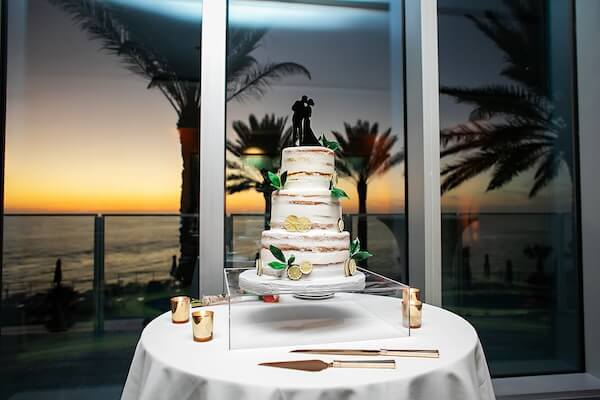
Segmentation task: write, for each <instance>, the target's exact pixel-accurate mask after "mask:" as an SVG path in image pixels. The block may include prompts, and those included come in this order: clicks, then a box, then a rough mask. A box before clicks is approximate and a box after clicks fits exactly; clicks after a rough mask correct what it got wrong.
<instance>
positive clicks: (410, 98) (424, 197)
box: [405, 0, 442, 305]
mask: <svg viewBox="0 0 600 400" xmlns="http://www.w3.org/2000/svg"><path fill="white" fill-rule="evenodd" d="M405 16H406V17H405V40H406V54H405V68H406V82H405V85H406V88H405V93H406V99H405V100H406V127H407V129H406V172H407V180H408V183H407V190H408V194H407V218H408V265H409V276H410V284H411V285H412V286H416V287H419V288H422V289H423V290H424V292H425V298H426V300H427V302H428V303H430V304H434V305H441V302H442V285H441V282H442V268H441V266H442V260H441V208H440V156H439V155H440V138H439V76H438V43H437V39H438V37H437V0H406V2H405Z"/></svg>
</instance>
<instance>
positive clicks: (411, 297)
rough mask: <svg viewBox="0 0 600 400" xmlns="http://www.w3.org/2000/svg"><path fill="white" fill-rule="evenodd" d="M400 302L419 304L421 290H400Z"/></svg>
mask: <svg viewBox="0 0 600 400" xmlns="http://www.w3.org/2000/svg"><path fill="white" fill-rule="evenodd" d="M402 301H404V302H405V303H407V302H409V301H410V303H411V304H417V303H420V302H421V289H419V288H415V287H411V288H404V289H402Z"/></svg>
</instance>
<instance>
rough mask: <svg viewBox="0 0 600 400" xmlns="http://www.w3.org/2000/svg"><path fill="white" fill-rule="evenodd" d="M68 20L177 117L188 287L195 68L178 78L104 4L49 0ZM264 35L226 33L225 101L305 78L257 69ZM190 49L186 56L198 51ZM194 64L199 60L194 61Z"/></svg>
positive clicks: (288, 65) (192, 255) (194, 201)
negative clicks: (256, 54) (163, 100)
mask: <svg viewBox="0 0 600 400" xmlns="http://www.w3.org/2000/svg"><path fill="white" fill-rule="evenodd" d="M49 1H50V3H51V4H54V5H56V6H58V7H60V8H61V9H62V10H63V11H65V12H66V13H67V14H69V15H70V16H71V17H72V18H73V20H74V21H75V22H77V23H78V24H79V25H80V27H81V29H82V30H84V31H86V32H88V34H89V37H90V39H92V40H98V41H100V42H101V43H102V48H103V50H105V51H107V52H108V53H110V54H113V55H116V56H118V57H119V58H120V59H121V60H122V62H123V63H124V66H125V67H126V68H127V69H129V70H130V71H131V72H133V73H135V74H137V75H140V76H142V77H144V78H145V79H147V81H148V86H147V88H148V89H158V90H159V91H160V92H161V93H162V94H163V96H164V97H165V98H166V99H167V100H168V102H169V104H170V105H171V106H172V107H173V109H174V111H175V113H176V114H177V129H178V131H179V139H180V144H181V155H182V159H183V169H182V173H181V175H182V184H181V200H180V213H181V215H182V216H181V223H180V228H179V231H180V246H181V259H180V263H179V271H178V273H177V275H178V277H179V278H180V279H182V280H183V281H184V282H185V283H187V282H190V280H191V277H192V273H193V266H194V262H195V260H196V259H197V256H198V243H197V239H196V232H197V225H196V223H195V218H191V217H192V216H193V215H196V214H198V201H199V196H198V194H199V189H200V188H199V187H198V185H197V182H198V177H197V174H198V154H199V147H198V146H199V136H200V132H199V126H200V80H199V76H200V65H199V64H198V66H197V75H196V74H195V75H194V76H183V74H182V73H181V72H178V71H177V70H176V69H175V68H174V66H173V65H174V63H173V62H171V60H168V59H167V58H166V57H164V56H163V55H161V54H160V53H159V52H158V51H156V50H154V49H153V48H152V47H151V43H145V42H143V41H142V39H141V38H142V36H143V35H136V32H135V31H133V30H132V28H131V27H130V26H127V25H126V24H125V22H124V21H121V20H119V17H118V15H117V12H116V11H115V9H114V8H112V7H111V6H110V5H108V4H107V3H106V2H99V1H96V0H49ZM265 34H266V30H243V29H230V30H229V32H228V37H229V43H228V53H227V97H226V99H227V101H230V100H234V99H236V100H238V99H244V98H247V97H249V96H255V97H256V96H261V95H262V94H263V93H264V92H265V90H266V89H267V88H268V87H269V85H270V84H271V83H272V82H273V81H275V80H278V79H281V78H282V77H285V76H289V75H295V74H299V75H304V76H306V77H308V78H309V79H310V73H309V72H308V70H307V69H306V68H305V67H303V66H302V65H300V64H297V63H294V62H281V63H267V64H259V63H258V61H257V60H256V59H255V58H254V57H253V56H252V55H251V54H252V52H253V51H254V50H256V49H257V48H258V47H259V46H260V43H261V40H262V39H263V37H264V35H265ZM198 49H199V46H197V47H196V48H190V49H189V50H190V51H197V50H198ZM195 59H196V60H197V59H198V57H195Z"/></svg>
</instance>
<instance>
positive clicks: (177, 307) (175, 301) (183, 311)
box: [171, 296, 190, 324]
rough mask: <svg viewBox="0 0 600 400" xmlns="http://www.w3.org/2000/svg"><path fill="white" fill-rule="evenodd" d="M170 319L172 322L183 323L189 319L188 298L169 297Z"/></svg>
mask: <svg viewBox="0 0 600 400" xmlns="http://www.w3.org/2000/svg"><path fill="white" fill-rule="evenodd" d="M171 320H172V321H173V323H174V324H185V323H186V322H188V321H189V320H190V298H189V297H187V296H175V297H171Z"/></svg>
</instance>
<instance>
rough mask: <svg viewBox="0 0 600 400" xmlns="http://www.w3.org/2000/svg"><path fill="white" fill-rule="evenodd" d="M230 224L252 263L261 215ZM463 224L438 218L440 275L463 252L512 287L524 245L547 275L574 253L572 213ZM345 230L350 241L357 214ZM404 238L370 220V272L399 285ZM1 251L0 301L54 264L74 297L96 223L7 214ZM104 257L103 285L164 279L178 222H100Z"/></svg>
mask: <svg viewBox="0 0 600 400" xmlns="http://www.w3.org/2000/svg"><path fill="white" fill-rule="evenodd" d="M228 218H229V219H228V221H229V222H228V223H226V226H228V227H229V228H228V229H229V230H231V234H229V232H228V234H226V235H225V237H226V252H227V253H226V254H227V257H226V258H227V265H228V266H237V267H239V266H251V265H253V259H254V255H255V253H256V251H257V249H258V247H259V240H260V232H261V231H262V229H263V227H262V224H263V218H262V216H257V215H233V216H229V217H228ZM464 220H465V219H463V218H460V216H457V215H456V214H444V216H443V218H442V221H443V222H442V227H443V228H442V231H443V243H442V246H443V253H444V254H443V266H444V270H445V271H452V270H455V268H456V267H457V266H458V265H462V264H463V263H464V252H463V251H462V248H463V247H467V246H468V247H469V248H470V252H469V253H470V257H469V258H470V259H469V262H470V265H471V270H472V278H473V279H475V280H476V279H483V278H484V260H485V256H486V255H488V258H489V261H490V262H489V264H490V275H491V279H494V278H497V279H502V278H503V276H504V271H505V265H506V262H507V261H508V260H510V261H511V263H512V264H513V276H514V280H515V281H518V280H525V279H526V278H527V276H529V275H530V274H531V273H532V272H533V271H535V267H536V260H535V259H531V258H530V257H528V256H527V255H526V254H525V250H524V249H525V248H526V247H528V246H535V245H541V246H548V247H550V248H551V250H550V253H549V255H548V256H547V258H545V260H544V263H545V265H546V268H548V269H552V270H554V269H556V268H559V266H560V265H562V264H561V263H564V262H565V261H564V260H565V258H569V252H571V253H572V251H573V250H572V249H573V248H574V247H573V243H572V232H571V230H572V221H571V214H479V215H477V216H474V217H472V218H471V222H470V223H469V224H468V225H467V224H464V223H463V222H461V221H464ZM348 221H350V219H348ZM346 228H347V229H348V230H350V231H351V232H352V233H353V236H355V233H356V231H357V218H356V216H354V217H352V218H351V223H347V224H346ZM405 238H406V234H405V218H404V215H401V214H396V215H391V214H390V215H387V214H383V215H369V218H368V248H369V250H370V251H371V252H372V253H373V254H374V257H372V258H371V259H370V260H369V268H370V269H372V270H374V271H376V272H379V273H382V274H384V275H386V276H390V277H393V278H396V279H400V280H405V278H406V273H407V271H406V270H407V268H406V260H405V255H406V240H405ZM575 248H576V247H575ZM3 252H4V253H3V261H4V264H3V269H2V296H3V298H6V297H9V296H11V295H14V294H16V293H25V294H28V295H30V294H34V293H36V292H39V291H45V290H47V289H49V288H50V287H51V286H52V280H53V276H54V269H55V263H56V260H57V259H59V258H60V259H61V262H62V273H63V283H64V284H65V285H69V286H72V287H74V288H75V289H76V290H78V291H87V290H90V289H91V288H92V282H93V272H94V271H93V266H94V217H93V216H23V215H18V216H11V215H8V216H5V218H4V248H3ZM104 253H105V279H106V282H107V283H119V284H126V283H128V282H138V283H144V282H148V281H150V280H164V279H169V277H170V275H169V273H170V270H171V265H172V257H173V256H176V257H179V217H178V216H136V215H131V216H106V217H105V249H104ZM569 264H571V263H569ZM486 279H490V276H488V277H486Z"/></svg>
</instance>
